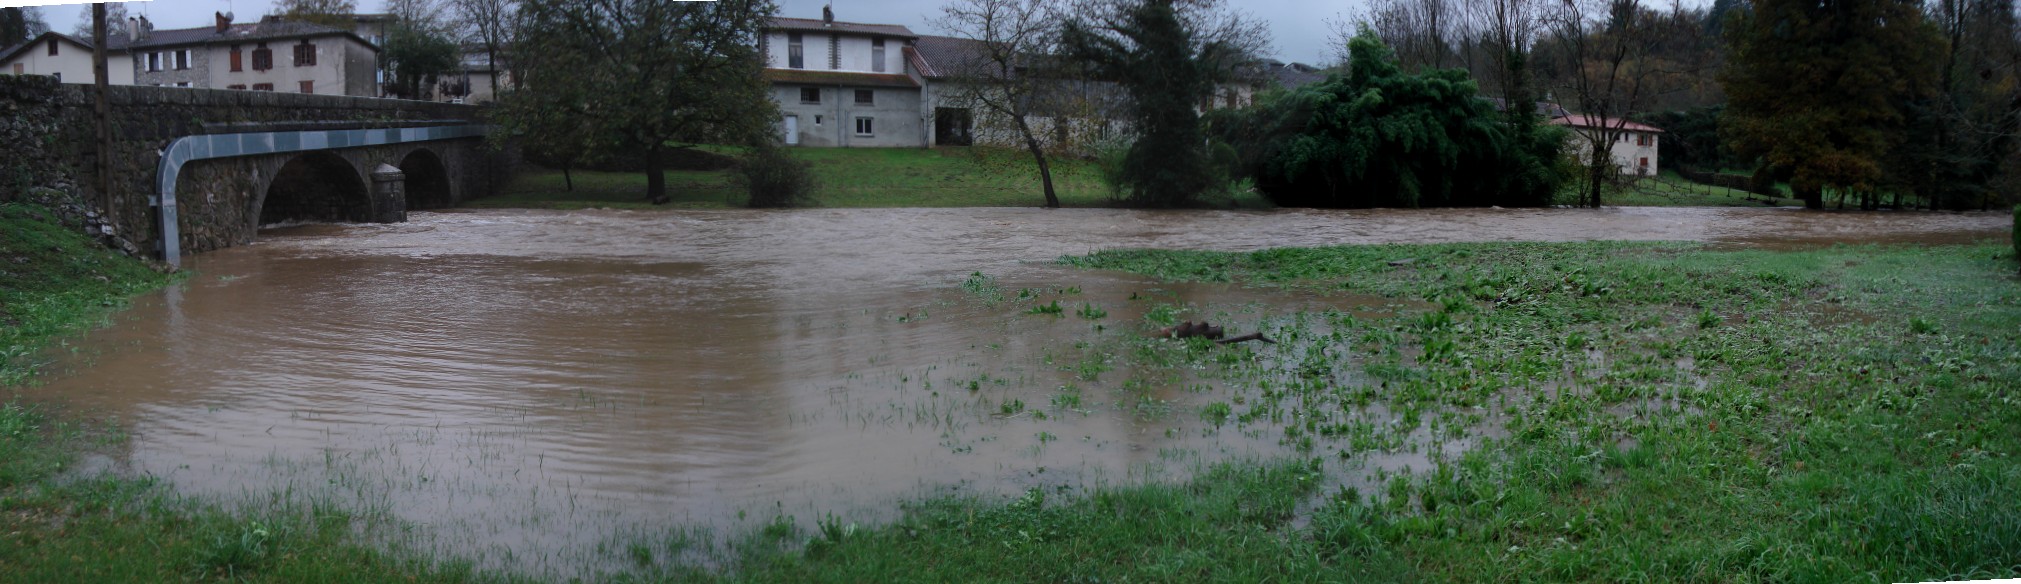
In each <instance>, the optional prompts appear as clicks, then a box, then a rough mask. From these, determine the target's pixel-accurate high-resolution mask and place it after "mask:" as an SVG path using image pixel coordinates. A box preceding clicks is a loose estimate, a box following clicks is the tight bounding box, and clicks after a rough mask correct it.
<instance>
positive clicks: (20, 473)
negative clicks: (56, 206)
mask: <svg viewBox="0 0 2021 584" xmlns="http://www.w3.org/2000/svg"><path fill="white" fill-rule="evenodd" d="M50 217H51V214H49V213H48V212H46V211H44V210H42V209H41V208H39V207H34V206H28V205H19V204H0V582H22V583H30V582H34V583H43V582H173V581H209V580H226V581H260V582H304V581H321V582H387V581H393V580H405V579H407V578H409V577H416V576H418V577H421V578H422V579H423V580H424V581H444V582H455V581H463V580H466V579H468V578H469V577H470V571H469V570H466V569H458V568H455V567H453V566H451V567H446V568H445V567H437V566H431V565H429V563H428V562H425V561H423V560H420V559H414V558H410V557H403V556H398V555H388V554H385V553H383V552H379V551H376V550H374V549H373V548H370V547H367V546H363V545H359V544H358V543H357V542H356V534H357V533H360V532H361V531H369V530H370V529H371V526H372V525H375V524H383V523H384V521H381V520H379V519H378V518H371V517H360V516H354V515H352V514H350V513H349V512H347V511H346V510H343V509H339V508H333V507H327V506H317V505H313V504H311V503H308V502H302V501H294V500H288V499H286V498H285V497H277V498H276V502H275V503H274V504H271V505H265V506H259V507H247V508H237V509H225V508H221V507H218V506H216V505H213V504H209V503H206V502H202V501H193V500H188V499H185V498H182V497H179V496H177V495H176V494H175V493H174V492H172V491H169V490H168V489H166V488H165V487H163V486H162V485H158V484H156V483H154V482H153V481H150V480H148V479H146V478H144V477H127V476H121V475H118V474H116V473H113V472H109V471H107V470H105V469H104V468H103V467H104V466H105V465H103V464H93V465H87V464H85V461H87V460H92V459H95V460H100V461H104V460H112V458H110V457H108V456H103V455H100V454H99V453H100V451H106V452H107V453H110V454H112V456H117V454H116V451H117V450H119V447H120V444H121V442H122V441H123V440H124V439H123V438H122V436H121V434H120V429H119V427H118V426H117V425H116V424H113V423H109V422H106V421H101V420H93V419H90V418H89V417H88V416H89V412H62V411H58V410H56V409H53V408H54V407H55V406H52V405H50V404H30V403H25V402H23V401H22V400H21V399H20V398H19V397H18V395H16V392H15V388H16V387H18V386H19V385H20V384H22V383H29V382H32V381H33V378H32V375H33V373H34V371H35V369H36V368H37V366H38V363H40V362H41V358H40V357H38V355H40V354H42V353H41V352H42V351H45V350H48V349H51V348H53V347H59V346H61V343H62V342H63V339H64V338H65V337H66V336H67V335H72V334H76V333H79V332H82V331H84V330H87V329H89V328H92V327H94V326H97V325H99V324H101V323H103V322H105V320H106V319H107V318H108V317H109V316H110V314H111V313H112V312H113V311H115V310H118V309H119V308H120V307H122V306H124V305H125V304H126V302H127V299H128V298H130V297H132V296H133V295H134V294H138V293H140V292H144V291H148V290H152V289H155V288H159V287H161V286H164V285H172V284H173V282H174V281H175V277H173V276H168V275H164V274H161V273H158V272H155V271H154V270H152V269H149V268H148V267H147V266H145V265H143V264H141V263H140V262H137V261H134V260H131V259H127V258H124V257H121V256H119V255H116V254H113V253H111V252H109V251H107V250H105V249H104V248H103V247H101V246H98V245H97V244H94V243H93V242H91V241H89V240H87V239H85V238H84V237H82V236H80V235H78V234H77V233H76V232H74V231H73V230H71V229H70V228H66V227H63V226H60V225H56V224H54V223H52V222H51V221H52V219H50Z"/></svg>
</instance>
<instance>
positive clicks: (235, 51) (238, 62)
mask: <svg viewBox="0 0 2021 584" xmlns="http://www.w3.org/2000/svg"><path fill="white" fill-rule="evenodd" d="M244 67H245V59H243V58H241V57H240V53H239V46H238V45H232V72H233V73H237V72H239V71H243V70H245V69H244ZM240 89H244V88H240Z"/></svg>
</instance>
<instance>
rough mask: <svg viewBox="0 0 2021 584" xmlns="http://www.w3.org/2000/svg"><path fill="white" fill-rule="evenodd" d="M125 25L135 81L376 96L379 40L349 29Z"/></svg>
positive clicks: (222, 20) (221, 20)
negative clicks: (375, 41) (160, 28)
mask: <svg viewBox="0 0 2021 584" xmlns="http://www.w3.org/2000/svg"><path fill="white" fill-rule="evenodd" d="M153 28H154V27H153V26H152V25H150V24H148V23H147V21H146V19H136V20H135V22H133V23H132V24H131V25H130V26H128V27H127V37H128V38H127V39H125V42H124V43H109V44H112V45H113V47H114V48H116V49H122V50H124V51H125V52H126V53H127V54H129V55H130V56H131V58H132V68H133V82H134V84H135V85H152V86H158V87H197V88H209V89H244V90H253V91H288V92H298V93H315V94H323V95H357V96H367V97H370V96H377V95H378V94H379V90H378V84H377V83H376V82H375V76H376V75H377V71H378V65H379V49H378V47H376V46H374V45H372V44H371V43H369V42H366V41H365V40H364V39H363V38H360V37H359V36H358V35H357V34H356V33H354V32H352V31H349V30H342V29H336V28H330V27H327V26H321V25H315V24H309V23H303V22H257V23H247V24H233V23H232V22H231V18H230V17H229V16H225V15H223V14H219V15H217V22H216V24H215V25H214V26H208V27H203V28H185V29H172V30H154V29H153Z"/></svg>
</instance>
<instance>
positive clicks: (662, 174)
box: [646, 140, 673, 205]
mask: <svg viewBox="0 0 2021 584" xmlns="http://www.w3.org/2000/svg"><path fill="white" fill-rule="evenodd" d="M662 148H665V146H661V145H660V143H659V141H658V140H654V141H653V145H651V146H647V147H646V201H648V202H651V203H652V204H654V205H665V204H667V201H671V200H673V199H671V198H668V197H667V172H666V170H665V169H662V168H660V150H661V149H662Z"/></svg>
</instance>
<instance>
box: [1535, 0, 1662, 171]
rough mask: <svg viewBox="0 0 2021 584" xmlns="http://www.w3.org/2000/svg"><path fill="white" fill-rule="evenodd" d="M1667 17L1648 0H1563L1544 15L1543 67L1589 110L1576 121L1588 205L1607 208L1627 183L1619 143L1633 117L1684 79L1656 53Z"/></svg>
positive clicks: (1563, 94) (1558, 87) (1565, 96)
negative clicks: (1615, 189) (1609, 194)
mask: <svg viewBox="0 0 2021 584" xmlns="http://www.w3.org/2000/svg"><path fill="white" fill-rule="evenodd" d="M1681 10H1682V8H1681V7H1676V6H1673V12H1675V11H1681ZM1661 18H1662V15H1661V14H1659V13H1657V12H1655V11H1651V10H1647V9H1645V8H1644V7H1643V5H1642V0H1556V3H1555V4H1552V5H1549V6H1547V7H1545V9H1544V11H1543V14H1542V15H1541V20H1542V22H1543V23H1544V25H1545V28H1546V30H1548V32H1549V38H1548V39H1546V40H1545V42H1544V43H1543V44H1542V46H1540V47H1539V48H1538V49H1537V53H1538V55H1537V56H1538V62H1539V63H1538V64H1539V68H1540V70H1541V71H1542V72H1543V73H1544V76H1546V77H1547V78H1548V83H1549V85H1550V86H1551V87H1552V88H1553V89H1554V90H1555V91H1558V92H1560V93H1559V99H1560V100H1569V101H1570V103H1571V107H1572V108H1574V109H1576V110H1577V111H1578V112H1579V113H1580V114H1583V115H1584V116H1585V117H1584V121H1585V122H1586V123H1583V124H1572V130H1573V132H1574V135H1576V136H1578V137H1579V138H1581V140H1580V142H1582V144H1581V150H1582V151H1581V152H1580V153H1579V154H1580V164H1581V165H1583V166H1584V167H1585V172H1584V175H1583V176H1582V178H1581V180H1580V181H1579V185H1580V193H1579V197H1578V199H1577V203H1578V204H1579V205H1581V206H1591V207H1596V208H1597V207H1599V206H1600V203H1601V200H1600V194H1601V191H1602V190H1603V188H1604V187H1606V186H1608V185H1610V184H1614V183H1616V182H1619V178H1620V171H1619V169H1618V167H1617V166H1616V165H1615V164H1614V161H1613V151H1612V147H1613V145H1614V143H1615V142H1616V141H1618V140H1621V139H1622V136H1624V135H1625V134H1624V132H1625V131H1626V130H1625V129H1626V126H1627V124H1628V123H1629V122H1628V118H1629V116H1631V115H1634V114H1637V113H1641V112H1642V111H1643V109H1644V108H1645V107H1646V106H1647V103H1648V101H1649V100H1650V99H1651V97H1652V96H1654V95H1657V94H1659V93H1662V92H1664V91H1668V90H1669V89H1670V84H1673V83H1674V82H1675V80H1676V74H1677V73H1678V71H1677V70H1676V69H1675V68H1674V66H1673V65H1672V64H1670V63H1667V62H1665V61H1664V60H1663V59H1659V58H1656V57H1655V55H1656V53H1657V49H1658V48H1659V47H1661V46H1662V44H1663V43H1664V42H1665V38H1664V33H1665V31H1666V30H1667V27H1662V26H1659V24H1660V22H1659V21H1660V20H1661Z"/></svg>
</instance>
